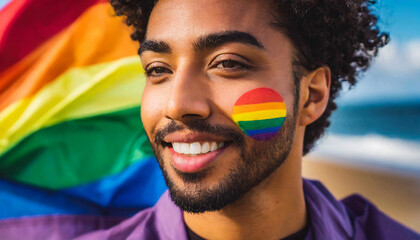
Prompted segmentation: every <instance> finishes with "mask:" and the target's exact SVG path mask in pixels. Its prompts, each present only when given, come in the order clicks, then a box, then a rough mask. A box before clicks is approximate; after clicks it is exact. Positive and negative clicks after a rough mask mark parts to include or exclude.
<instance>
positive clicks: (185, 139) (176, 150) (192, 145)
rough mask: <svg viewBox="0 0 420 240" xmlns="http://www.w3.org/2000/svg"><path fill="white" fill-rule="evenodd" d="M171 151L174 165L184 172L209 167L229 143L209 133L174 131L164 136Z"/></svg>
mask: <svg viewBox="0 0 420 240" xmlns="http://www.w3.org/2000/svg"><path fill="white" fill-rule="evenodd" d="M164 142H165V144H164V145H166V147H168V148H169V151H170V153H171V162H172V165H173V166H174V167H175V168H176V169H178V170H179V171H182V172H197V171H200V170H203V169H205V168H207V167H208V166H209V165H210V164H211V163H212V162H214V161H215V160H216V159H217V157H218V156H219V155H220V154H221V153H222V152H223V151H224V150H225V148H226V146H227V145H228V142H227V141H224V140H223V139H221V138H220V137H217V136H214V135H212V134H207V133H191V132H190V133H185V134H183V133H172V134H169V135H167V136H166V137H165V138H164Z"/></svg>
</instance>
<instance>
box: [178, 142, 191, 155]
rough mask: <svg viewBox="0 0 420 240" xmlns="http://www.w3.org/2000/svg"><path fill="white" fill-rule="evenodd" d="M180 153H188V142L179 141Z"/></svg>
mask: <svg viewBox="0 0 420 240" xmlns="http://www.w3.org/2000/svg"><path fill="white" fill-rule="evenodd" d="M180 153H184V154H189V153H190V144H188V143H181V152H180Z"/></svg>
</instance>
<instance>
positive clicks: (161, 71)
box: [147, 67, 171, 77]
mask: <svg viewBox="0 0 420 240" xmlns="http://www.w3.org/2000/svg"><path fill="white" fill-rule="evenodd" d="M165 73H171V71H170V70H169V69H167V68H164V67H154V68H151V69H149V70H148V71H147V76H152V77H155V76H160V75H162V74H165Z"/></svg>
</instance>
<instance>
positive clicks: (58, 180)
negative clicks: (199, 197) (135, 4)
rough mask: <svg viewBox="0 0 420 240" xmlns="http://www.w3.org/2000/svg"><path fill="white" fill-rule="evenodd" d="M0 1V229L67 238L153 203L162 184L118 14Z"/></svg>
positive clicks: (140, 79) (91, 3)
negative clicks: (142, 116) (55, 229)
mask: <svg viewBox="0 0 420 240" xmlns="http://www.w3.org/2000/svg"><path fill="white" fill-rule="evenodd" d="M0 7H1V9H0V22H1V23H2V24H0V202H1V203H2V204H1V205H0V235H2V232H3V233H5V232H6V231H9V233H10V231H16V234H18V233H19V229H22V228H24V229H25V231H27V232H31V231H32V232H31V233H33V234H32V235H31V236H32V237H33V238H39V237H41V238H42V239H49V238H51V239H55V238H71V237H74V236H77V235H79V234H82V233H84V232H86V231H90V230H92V229H98V228H107V227H110V226H112V225H113V224H116V223H117V222H119V221H121V220H122V219H124V218H126V217H128V216H131V215H133V214H134V213H136V212H137V211H139V210H141V209H144V208H146V207H149V206H151V205H153V204H154V203H155V202H156V201H157V200H158V198H159V197H160V195H161V194H162V193H163V192H164V190H165V189H166V186H165V183H164V181H163V178H162V176H161V172H160V170H159V167H158V164H157V162H156V159H155V158H154V156H153V151H152V150H151V147H150V146H149V142H148V139H147V136H146V134H145V132H144V129H143V128H142V123H141V119H140V105H141V96H142V91H143V88H144V84H145V77H144V71H143V69H142V68H141V65H140V60H139V58H138V56H137V49H138V44H137V43H135V42H133V41H132V40H131V39H130V38H129V36H130V30H129V29H128V27H126V26H125V25H124V24H123V21H122V19H121V18H118V17H115V16H114V12H113V10H112V8H111V7H110V6H109V4H108V3H107V2H106V1H102V0H77V1H75V0H72V1H70V0H61V1H52V0H13V1H10V2H4V1H3V2H2V3H1V4H0ZM52 222H53V223H55V224H51V223H52ZM57 223H59V224H57ZM43 224H44V225H45V226H44V225H43ZM41 225H42V226H41ZM47 226H49V227H47ZM72 226H73V227H72ZM76 226H77V227H76ZM51 228H63V229H58V230H59V231H55V233H57V232H58V233H60V234H59V235H58V236H57V235H51V236H50V235H48V232H52V231H51ZM31 229H32V230H31ZM42 229H44V230H42ZM48 229H49V230H48ZM37 231H38V232H37ZM39 231H41V232H39ZM42 231H44V232H42ZM26 239H30V236H29V237H27V238H26Z"/></svg>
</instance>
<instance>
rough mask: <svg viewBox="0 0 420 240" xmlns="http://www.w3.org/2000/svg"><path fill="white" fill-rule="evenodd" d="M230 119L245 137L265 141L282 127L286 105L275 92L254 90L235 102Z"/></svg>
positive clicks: (263, 89)
mask: <svg viewBox="0 0 420 240" xmlns="http://www.w3.org/2000/svg"><path fill="white" fill-rule="evenodd" d="M232 118H233V121H234V122H235V123H236V124H237V125H238V126H239V127H240V128H241V129H242V131H243V132H244V133H245V134H246V135H248V136H250V137H252V138H254V139H256V140H266V139H270V138H272V137H273V136H275V135H276V133H277V132H278V131H279V130H280V128H281V126H282V125H283V123H284V119H285V118H286V105H285V104H284V101H283V98H282V97H281V95H280V94H278V93H277V92H276V91H274V90H272V89H270V88H256V89H253V90H251V91H248V92H246V93H245V94H243V95H242V96H241V97H240V98H239V99H238V100H237V101H236V103H235V105H234V107H233V115H232Z"/></svg>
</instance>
